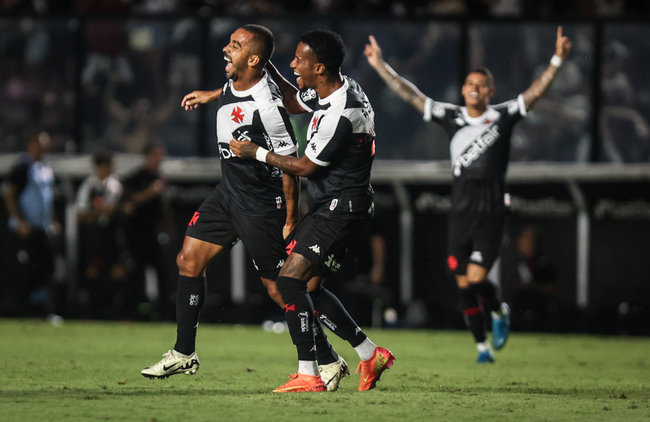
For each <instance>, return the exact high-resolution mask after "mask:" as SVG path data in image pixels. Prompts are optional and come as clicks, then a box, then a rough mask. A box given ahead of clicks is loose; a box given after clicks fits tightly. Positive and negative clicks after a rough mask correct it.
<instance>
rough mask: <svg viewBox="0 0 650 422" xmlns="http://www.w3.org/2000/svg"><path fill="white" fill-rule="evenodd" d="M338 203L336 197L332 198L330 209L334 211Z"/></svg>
mask: <svg viewBox="0 0 650 422" xmlns="http://www.w3.org/2000/svg"><path fill="white" fill-rule="evenodd" d="M338 204H339V200H338V199H336V198H334V199H332V202H330V211H334V210H335V209H336V206H337V205H338Z"/></svg>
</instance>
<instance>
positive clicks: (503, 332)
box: [492, 302, 510, 350]
mask: <svg viewBox="0 0 650 422" xmlns="http://www.w3.org/2000/svg"><path fill="white" fill-rule="evenodd" d="M509 334H510V307H509V306H508V304H506V303H505V302H503V303H502V304H501V309H500V310H499V312H498V313H497V312H492V347H494V350H501V349H503V346H505V345H506V341H508V335H509Z"/></svg>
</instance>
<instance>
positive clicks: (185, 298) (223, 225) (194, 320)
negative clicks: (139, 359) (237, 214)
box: [141, 188, 238, 378]
mask: <svg viewBox="0 0 650 422" xmlns="http://www.w3.org/2000/svg"><path fill="white" fill-rule="evenodd" d="M237 241H238V237H237V234H236V232H235V231H234V229H233V227H232V224H231V220H230V213H229V211H228V208H227V202H226V201H225V199H224V198H223V196H222V195H221V191H220V189H219V188H217V189H215V192H214V193H213V194H212V195H211V196H210V197H209V198H208V199H206V200H205V202H203V204H202V205H201V206H200V207H199V209H198V211H197V212H196V213H194V216H193V217H192V219H191V220H190V222H189V224H188V227H187V231H186V233H185V240H184V242H183V247H182V249H181V251H180V252H179V253H178V256H177V257H176V263H177V264H178V287H177V291H176V325H177V331H176V344H175V346H174V349H173V350H170V351H169V352H167V353H165V354H164V355H163V356H164V358H163V359H162V360H161V361H160V362H158V363H156V364H155V365H153V366H150V367H148V368H145V369H144V370H143V371H142V372H141V373H142V375H144V376H145V377H149V378H166V377H168V376H170V375H175V374H181V373H185V374H194V373H196V370H197V369H198V367H199V359H198V356H197V355H196V350H195V341H196V330H197V328H198V325H199V314H200V311H201V307H202V306H203V302H204V300H205V296H206V280H205V269H206V268H207V267H208V265H209V264H210V263H211V262H212V261H213V260H214V259H215V258H216V257H217V256H218V255H219V254H220V253H222V252H223V251H224V250H225V249H229V248H231V247H232V246H233V245H234V244H236V243H237Z"/></svg>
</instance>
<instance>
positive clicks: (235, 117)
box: [230, 106, 244, 124]
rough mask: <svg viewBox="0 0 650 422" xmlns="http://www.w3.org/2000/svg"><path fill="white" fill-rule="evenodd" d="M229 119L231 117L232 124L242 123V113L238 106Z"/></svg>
mask: <svg viewBox="0 0 650 422" xmlns="http://www.w3.org/2000/svg"><path fill="white" fill-rule="evenodd" d="M230 117H232V121H233V122H235V123H238V124H241V122H243V121H244V111H243V110H242V109H241V108H240V107H239V106H235V108H233V109H232V114H231V115H230Z"/></svg>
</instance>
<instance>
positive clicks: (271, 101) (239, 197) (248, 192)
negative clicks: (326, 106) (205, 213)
mask: <svg viewBox="0 0 650 422" xmlns="http://www.w3.org/2000/svg"><path fill="white" fill-rule="evenodd" d="M216 129H217V145H218V147H219V155H220V156H221V169H222V174H223V181H222V182H221V183H223V184H224V187H225V189H226V192H227V195H228V197H229V200H230V201H232V203H234V204H235V205H236V206H237V207H239V208H240V209H241V212H242V213H243V214H247V215H256V216H261V215H277V214H281V213H284V212H285V211H284V209H285V203H284V202H285V200H284V191H283V190H282V171H280V170H279V169H278V168H276V167H274V166H271V165H270V164H266V163H262V162H260V161H257V160H242V159H240V158H239V157H236V156H235V155H234V154H233V153H232V152H231V151H230V140H231V139H237V140H246V141H251V142H253V143H255V144H257V145H259V146H261V147H262V148H265V149H267V150H269V151H273V152H275V153H276V154H280V155H289V154H291V153H293V152H295V151H296V138H295V135H294V132H293V128H292V126H291V123H290V122H289V116H288V114H287V111H286V110H285V108H284V106H283V105H282V94H281V93H280V89H279V88H278V86H277V85H276V84H275V82H273V79H271V78H270V77H269V75H268V73H267V72H266V71H264V75H263V77H262V79H261V80H260V81H259V82H258V83H257V84H255V86H253V87H252V88H250V89H248V90H246V91H237V90H235V89H234V87H233V84H232V80H229V81H228V82H227V83H226V84H225V85H224V87H223V91H222V93H221V97H220V98H219V102H218V106H217V117H216Z"/></svg>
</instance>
